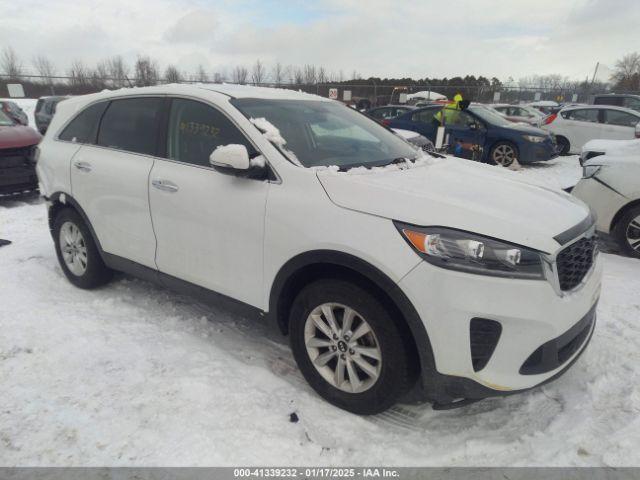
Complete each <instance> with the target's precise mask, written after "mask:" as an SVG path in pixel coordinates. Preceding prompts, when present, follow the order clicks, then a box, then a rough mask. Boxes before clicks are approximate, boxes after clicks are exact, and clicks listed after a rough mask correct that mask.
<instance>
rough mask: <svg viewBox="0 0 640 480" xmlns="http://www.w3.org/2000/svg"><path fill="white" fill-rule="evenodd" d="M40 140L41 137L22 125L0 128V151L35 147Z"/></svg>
mask: <svg viewBox="0 0 640 480" xmlns="http://www.w3.org/2000/svg"><path fill="white" fill-rule="evenodd" d="M40 139H42V135H40V134H39V133H38V132H36V131H35V130H34V129H33V128H31V127H25V126H22V125H12V126H9V127H0V149H1V148H20V147H29V146H31V145H37V144H38V143H39V142H40Z"/></svg>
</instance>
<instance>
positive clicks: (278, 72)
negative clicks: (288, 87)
mask: <svg viewBox="0 0 640 480" xmlns="http://www.w3.org/2000/svg"><path fill="white" fill-rule="evenodd" d="M285 76H286V71H285V67H283V66H282V64H281V63H280V62H276V64H275V65H274V66H273V68H272V69H271V78H272V79H273V82H274V83H275V84H276V85H280V84H282V82H283V81H284V78H285Z"/></svg>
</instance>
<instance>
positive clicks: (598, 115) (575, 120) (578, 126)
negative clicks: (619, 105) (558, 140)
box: [556, 108, 604, 151]
mask: <svg viewBox="0 0 640 480" xmlns="http://www.w3.org/2000/svg"><path fill="white" fill-rule="evenodd" d="M560 115H561V116H562V118H563V125H562V130H561V131H558V132H556V133H557V134H561V135H564V136H566V137H567V138H568V139H569V143H570V144H571V150H572V151H580V149H581V148H582V146H583V145H584V144H585V143H587V142H588V141H589V140H593V139H595V138H602V135H603V127H604V125H603V123H602V109H600V108H578V109H574V110H568V111H566V112H562V113H560Z"/></svg>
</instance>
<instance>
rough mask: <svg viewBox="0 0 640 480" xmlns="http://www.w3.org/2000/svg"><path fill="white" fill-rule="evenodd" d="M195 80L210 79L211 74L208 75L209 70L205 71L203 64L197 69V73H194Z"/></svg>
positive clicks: (205, 80) (202, 81)
mask: <svg viewBox="0 0 640 480" xmlns="http://www.w3.org/2000/svg"><path fill="white" fill-rule="evenodd" d="M194 80H195V81H196V82H200V83H206V82H208V81H209V76H208V75H207V72H206V71H205V69H204V67H203V66H202V64H200V65H198V68H197V69H196V74H195V75H194Z"/></svg>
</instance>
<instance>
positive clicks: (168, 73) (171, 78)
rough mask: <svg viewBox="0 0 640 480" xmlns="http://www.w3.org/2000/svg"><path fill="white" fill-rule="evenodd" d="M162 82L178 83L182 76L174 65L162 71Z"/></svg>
mask: <svg viewBox="0 0 640 480" xmlns="http://www.w3.org/2000/svg"><path fill="white" fill-rule="evenodd" d="M164 81H165V82H167V83H180V82H181V81H182V75H181V74H180V71H179V70H178V68H177V67H176V66H175V65H168V66H167V69H166V70H165V71H164Z"/></svg>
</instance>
